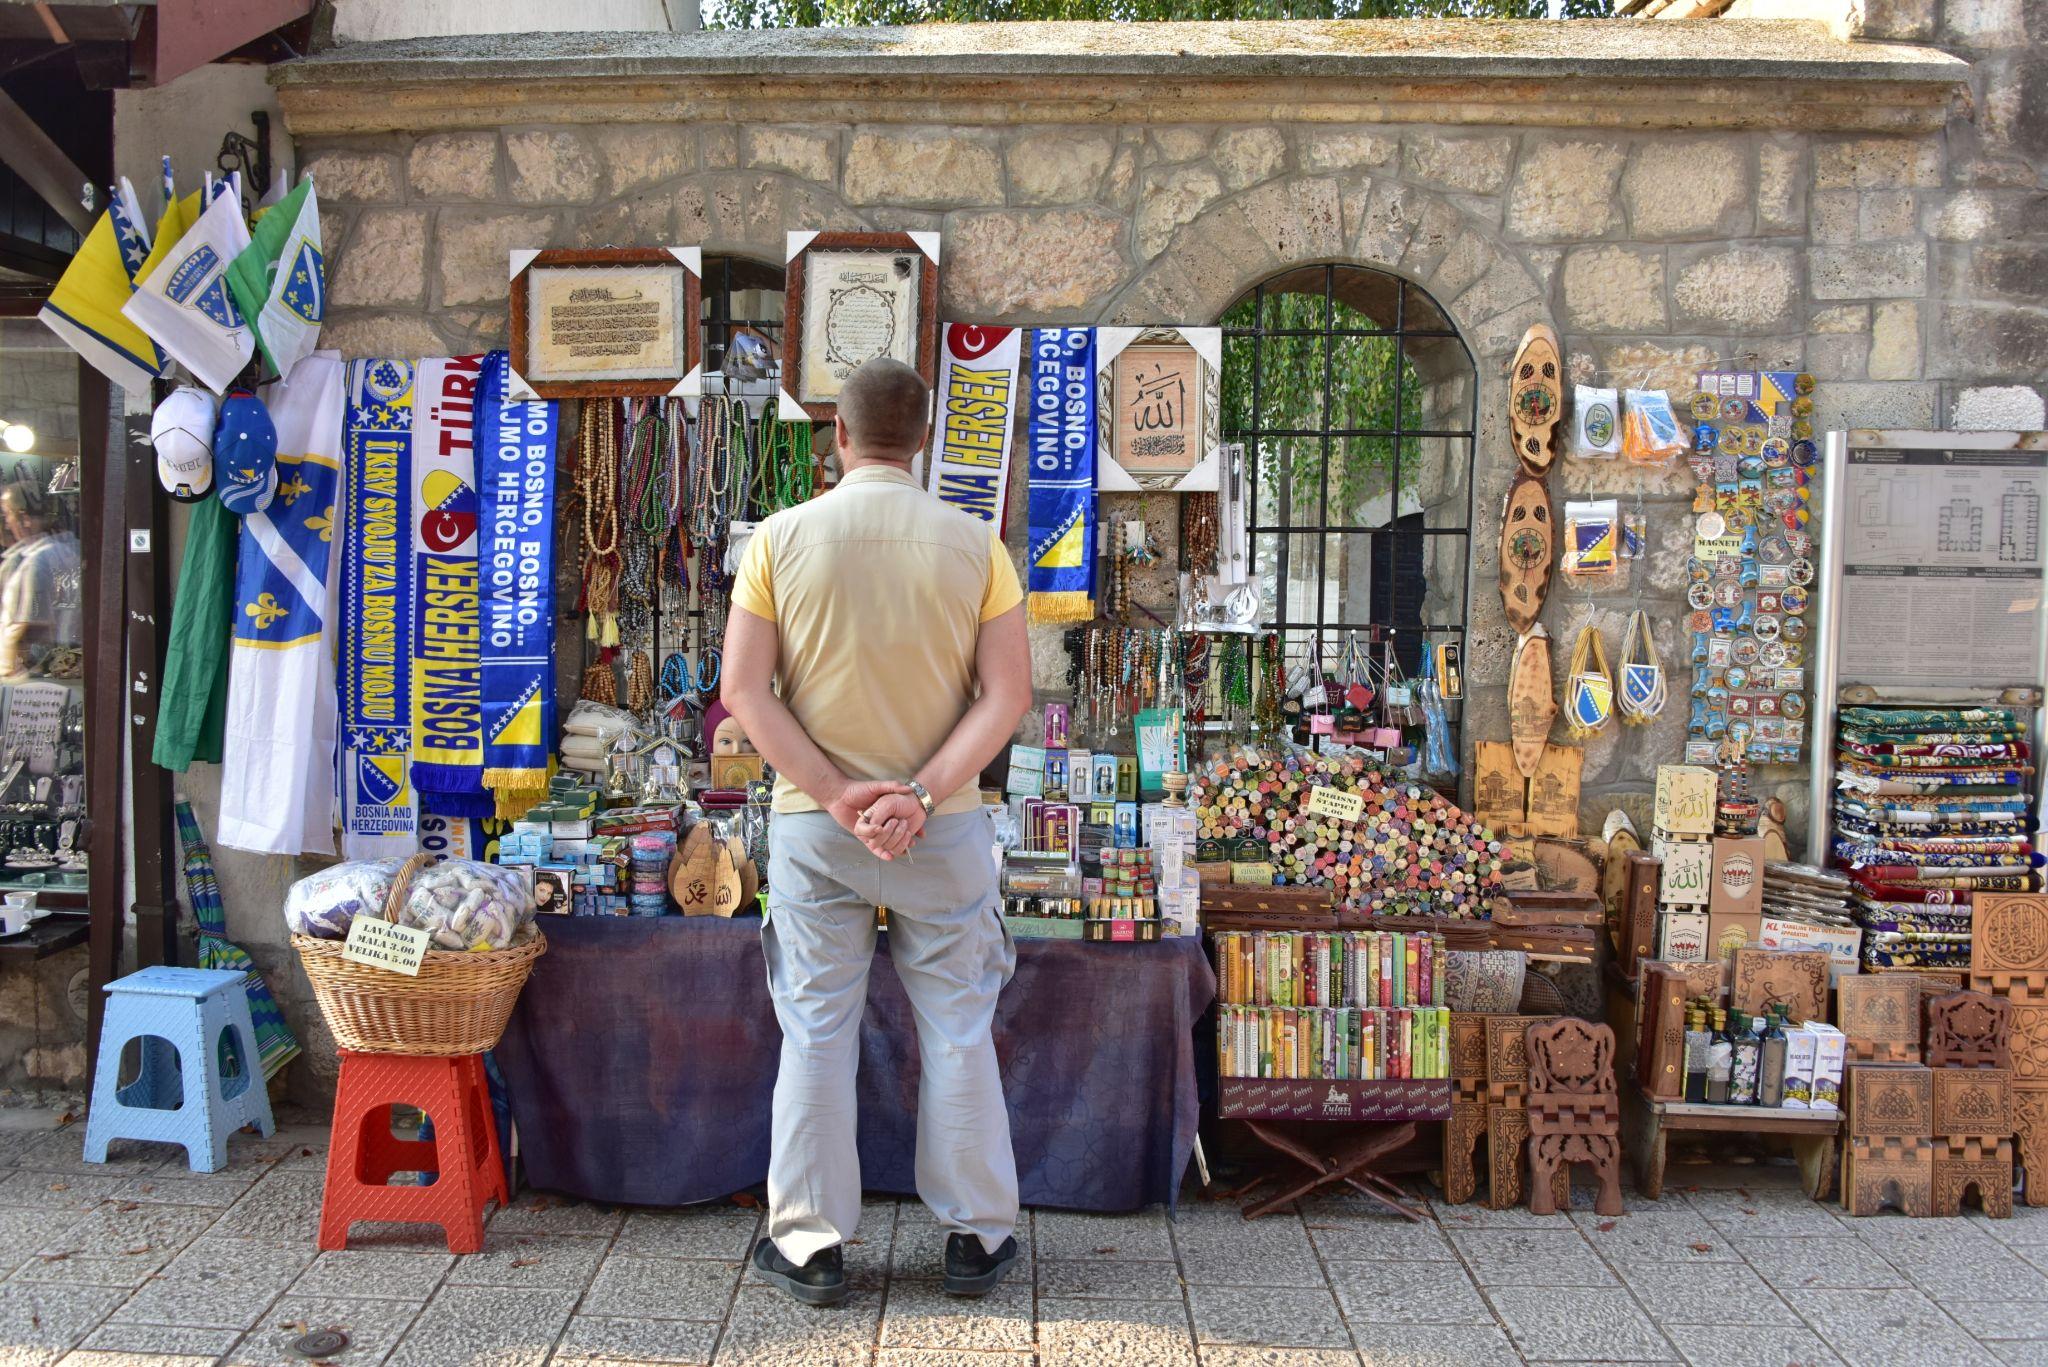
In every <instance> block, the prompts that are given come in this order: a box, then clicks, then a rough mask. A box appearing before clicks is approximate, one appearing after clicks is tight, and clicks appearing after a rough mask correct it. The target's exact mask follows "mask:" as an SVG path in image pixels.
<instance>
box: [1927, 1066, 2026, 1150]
mask: <svg viewBox="0 0 2048 1367" xmlns="http://www.w3.org/2000/svg"><path fill="white" fill-rule="evenodd" d="M1932 1071H1933V1075H1934V1133H1935V1134H1936V1135H1938V1136H1940V1137H1942V1138H1944V1139H1966V1138H1975V1139H1986V1140H1993V1141H1996V1140H2000V1139H2010V1138H2011V1137H2012V1132H2013V1114H2012V1074H2011V1073H2010V1072H2009V1071H2007V1070H2006V1069H2004V1068H1936V1069H1933V1070H1932Z"/></svg>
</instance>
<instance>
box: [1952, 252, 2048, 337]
mask: <svg viewBox="0 0 2048 1367" xmlns="http://www.w3.org/2000/svg"><path fill="white" fill-rule="evenodd" d="M2043 226H2044V227H2048V222H2044V225H2043ZM1970 290H1971V293H1972V294H1975V295H1979V296H1988V297H1991V298H2000V299H2011V300H2013V301H2015V302H2019V303H2034V304H2038V303H2040V302H2041V300H2042V299H2043V298H2044V297H2048V246H2044V245H2041V244H2039V243H2027V244H2024V245H2020V244H2014V245H2010V246H1997V247H1979V248H1977V249H1976V250H1975V251H1974V252H1972V253H1971V254H1970ZM2042 363H2043V365H2044V367H2048V357H2044V358H2042Z"/></svg>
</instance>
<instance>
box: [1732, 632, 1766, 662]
mask: <svg viewBox="0 0 2048 1367" xmlns="http://www.w3.org/2000/svg"><path fill="white" fill-rule="evenodd" d="M1760 649H1762V647H1760V646H1758V645H1757V643H1756V637H1754V636H1738V637H1736V638H1735V663H1737V664H1739V665H1741V666H1743V667H1744V668H1745V669H1746V668H1748V667H1749V666H1750V665H1753V664H1755V663H1756V657H1757V652H1758V651H1759V650H1760Z"/></svg>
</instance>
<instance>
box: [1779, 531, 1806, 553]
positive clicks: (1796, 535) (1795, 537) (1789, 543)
mask: <svg viewBox="0 0 2048 1367" xmlns="http://www.w3.org/2000/svg"><path fill="white" fill-rule="evenodd" d="M1785 545H1786V547H1787V548H1788V549H1790V550H1791V552H1792V554H1793V555H1794V556H1795V557H1797V556H1803V555H1812V554H1813V533H1811V532H1787V533H1785Z"/></svg>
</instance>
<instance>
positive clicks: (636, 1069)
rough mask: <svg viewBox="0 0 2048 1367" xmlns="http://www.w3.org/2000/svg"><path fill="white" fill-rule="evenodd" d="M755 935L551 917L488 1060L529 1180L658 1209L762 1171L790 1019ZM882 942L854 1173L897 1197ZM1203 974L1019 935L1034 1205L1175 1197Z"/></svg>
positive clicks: (903, 1057)
mask: <svg viewBox="0 0 2048 1367" xmlns="http://www.w3.org/2000/svg"><path fill="white" fill-rule="evenodd" d="M760 932H761V923H760V922H759V921H758V920H755V919H753V918H751V917H749V918H741V919H735V920H724V919H721V918H718V917H692V918H680V917H660V918H653V917H646V918H643V917H625V918H611V917H604V918H597V917H576V918H559V919H557V920H555V921H553V922H551V923H550V925H549V931H548V945H549V952H548V954H547V956H546V957H545V958H544V959H542V960H541V961H540V963H539V964H538V965H536V967H535V971H534V974H533V976H532V978H531V979H529V980H528V983H527V986H526V991H525V993H524V994H523V995H522V997H521V999H520V1004H519V1008H518V1010H517V1011H516V1012H515V1014H514V1015H513V1018H512V1022H511V1026H510V1028H508V1029H507V1030H506V1032H505V1036H504V1038H503V1040H501V1041H500V1043H499V1045H498V1049H497V1053H496V1055H495V1057H496V1060H497V1064H498V1068H499V1070H500V1071H501V1073H502V1074H503V1076H504V1079H505V1084H506V1088H507V1090H508V1091H509V1093H510V1094H511V1100H512V1114H513V1117H514V1118H515V1120H516V1121H517V1123H518V1133H519V1153H520V1158H521V1159H522V1160H523V1162H524V1163H525V1166H526V1175H527V1179H528V1181H530V1182H531V1183H532V1184H533V1185H534V1186H536V1187H539V1188H541V1189H543V1190H546V1191H555V1192H565V1193H568V1194H571V1195H575V1196H581V1197H586V1198H589V1199H591V1200H600V1201H616V1202H622V1203H626V1204H632V1205H658V1206H669V1205H685V1204H688V1203H691V1202H695V1201H708V1200H714V1199H717V1198H719V1197H723V1196H726V1195H728V1194H730V1193H732V1192H735V1191H739V1190H742V1189H744V1188H747V1187H751V1186H754V1185H756V1184H758V1183H760V1182H762V1181H763V1180H765V1179H766V1177H767V1174H768V1135H769V1102H770V1099H771V1097H772V1094H773V1091H774V1082H775V1073H776V1060H777V1057H778V1055H779V1053H780V1051H781V1048H782V1032H781V1031H780V1030H779V1029H778V1028H777V1026H776V1023H775V1012H774V1008H773V1007H772V1005H771V1004H770V1002H769V999H768V982H767V974H766V971H765V970H764V968H763V965H762V961H761V948H760V946H761V935H760ZM880 938H881V949H880V951H879V952H878V953H877V954H876V955H875V960H874V967H873V970H872V977H871V978H870V981H869V988H868V1008H867V1018H866V1021H865V1023H864V1026H863V1028H862V1031H861V1062H860V1083H859V1088H860V1091H859V1098H860V1159H861V1176H862V1180H863V1182H864V1183H865V1184H866V1186H867V1187H869V1188H870V1189H871V1190H877V1191H891V1192H902V1193H905V1194H909V1193H913V1192H915V1190H916V1182H915V1175H914V1171H913V1164H912V1160H913V1157H914V1152H915V1142H916V1127H917V1120H916V1116H917V1111H916V1101H917V1083H918V1060H917V1041H916V1034H915V1031H914V1029H913V1027H912V1020H911V1013H910V1004H909V1000H908V998H907V997H906V996H905V995H904V992H903V988H902V985H901V983H900V982H899V980H898V979H897V977H896V971H895V968H894V966H893V965H892V964H891V961H890V959H889V956H888V953H887V945H888V937H887V935H883V936H881V937H880ZM626 964H630V965H632V971H630V972H622V971H621V965H626ZM1215 987H1216V980H1215V977H1214V975H1213V974H1212V973H1211V972H1210V970H1209V966H1208V964H1207V962H1206V961H1205V960H1204V958H1203V957H1202V952H1201V947H1200V942H1199V941H1197V940H1194V939H1192V938H1185V939H1183V938H1169V939H1165V940H1161V941H1158V942H1156V943H1153V944H1128V945H1116V946H1096V945H1091V944H1087V943H1084V942H1082V941H1079V940H1049V939H1041V940H1020V941H1019V942H1018V945H1017V972H1016V976H1015V977H1014V978H1012V979H1011V980H1010V983H1009V985H1008V986H1006V987H1005V988H1004V989H1003V994H1002V999H1001V1003H1000V1005H999V1006H998V1007H997V1011H996V1021H995V1040H996V1053H997V1056H998V1057H999V1058H1000V1059H1001V1061H1002V1070H1003V1093H1004V1096H1005V1097H1006V1098H1007V1100H1008V1102H1009V1107H1010V1131H1011V1140H1012V1143H1013V1145H1014V1147H1015V1150H1016V1155H1017V1173H1018V1178H1019V1183H1020V1191H1021V1194H1022V1197H1023V1200H1024V1203H1025V1204H1026V1205H1032V1206H1052V1207H1060V1208H1064V1209H1072V1210H1101V1211H1114V1210H1134V1209H1136V1208H1138V1207H1140V1206H1146V1205H1153V1204H1159V1203H1164V1204H1167V1205H1169V1206H1170V1205H1172V1204H1173V1202H1174V1200H1175V1197H1176V1194H1177V1193H1178V1191H1179V1188H1180V1178H1181V1174H1182V1173H1184V1172H1185V1171H1186V1170H1187V1165H1188V1158H1189V1156H1190V1154H1191V1153H1192V1152H1193V1150H1194V1144H1195V1125H1196V1120H1197V1118H1198V1115H1199V1110H1200V1106H1199V1102H1198V1100H1197V1095H1196V1074H1195V1062H1194V1046H1193V1034H1194V1028H1195V1024H1196V1022H1197V1021H1198V1020H1199V1019H1200V1018H1201V1016H1202V1014H1203V1012H1204V1011H1206V1010H1207V1008H1208V1005H1209V1002H1210V999H1211V998H1212V997H1213V996H1214V995H1215Z"/></svg>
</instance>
